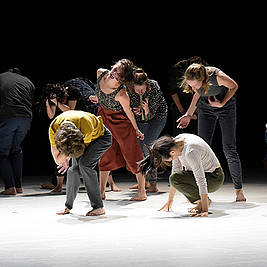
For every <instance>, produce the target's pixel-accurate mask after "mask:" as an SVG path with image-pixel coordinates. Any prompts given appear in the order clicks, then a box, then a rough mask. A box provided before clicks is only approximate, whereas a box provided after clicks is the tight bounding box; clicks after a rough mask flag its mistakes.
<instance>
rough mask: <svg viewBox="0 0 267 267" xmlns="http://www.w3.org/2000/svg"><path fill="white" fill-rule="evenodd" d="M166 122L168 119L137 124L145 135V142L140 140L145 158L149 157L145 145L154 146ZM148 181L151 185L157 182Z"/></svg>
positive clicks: (153, 179)
mask: <svg viewBox="0 0 267 267" xmlns="http://www.w3.org/2000/svg"><path fill="white" fill-rule="evenodd" d="M166 122H167V118H164V119H152V120H150V121H147V122H137V126H138V128H139V130H140V131H141V132H142V133H143V134H144V135H145V138H144V140H140V139H138V140H139V143H140V146H141V149H142V152H143V155H144V157H146V156H147V155H148V151H147V149H146V147H145V145H147V146H150V145H152V144H153V142H154V141H155V140H156V139H157V138H158V137H159V136H160V133H161V132H162V130H163V129H164V127H165V125H166ZM155 177H157V174H155ZM147 180H149V181H150V182H151V183H153V182H154V183H155V182H156V179H155V178H151V177H147Z"/></svg>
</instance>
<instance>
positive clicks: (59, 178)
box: [51, 176, 64, 192]
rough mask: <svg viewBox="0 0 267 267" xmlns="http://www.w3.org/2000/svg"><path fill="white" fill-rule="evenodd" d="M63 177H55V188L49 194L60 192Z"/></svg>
mask: <svg viewBox="0 0 267 267" xmlns="http://www.w3.org/2000/svg"><path fill="white" fill-rule="evenodd" d="M63 180H64V176H57V186H56V187H55V188H54V189H53V190H52V191H51V192H61V190H62V184H63Z"/></svg>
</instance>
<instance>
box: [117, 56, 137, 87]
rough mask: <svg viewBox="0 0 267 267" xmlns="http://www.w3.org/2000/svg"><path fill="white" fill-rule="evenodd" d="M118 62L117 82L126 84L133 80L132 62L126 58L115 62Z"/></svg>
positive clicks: (133, 66)
mask: <svg viewBox="0 0 267 267" xmlns="http://www.w3.org/2000/svg"><path fill="white" fill-rule="evenodd" d="M116 64H120V65H121V66H120V74H119V82H120V83H121V84H125V85H127V84H128V83H130V82H131V81H132V80H133V70H134V69H135V68H136V66H135V65H134V63H133V62H132V61H131V60H129V59H126V58H123V59H120V60H119V61H117V62H116V63H115V65H116Z"/></svg>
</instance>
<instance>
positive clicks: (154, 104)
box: [127, 80, 168, 121]
mask: <svg viewBox="0 0 267 267" xmlns="http://www.w3.org/2000/svg"><path fill="white" fill-rule="evenodd" d="M149 85H150V90H149V91H146V92H145V93H144V94H143V96H142V98H143V100H145V99H146V98H148V107H149V113H148V114H147V117H146V119H145V121H149V120H152V119H165V118H167V115H168V106H167V103H166V100H165V98H164V96H163V93H162V91H161V90H160V87H159V84H158V82H157V81H154V80H149ZM127 91H128V94H129V96H130V105H131V108H136V107H139V106H140V105H141V103H140V95H139V94H137V93H135V92H133V93H130V92H129V90H127ZM134 114H135V113H134ZM135 118H136V121H142V116H141V115H137V114H135Z"/></svg>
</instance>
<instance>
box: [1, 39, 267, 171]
mask: <svg viewBox="0 0 267 267" xmlns="http://www.w3.org/2000/svg"><path fill="white" fill-rule="evenodd" d="M126 48H127V47H124V49H121V50H120V49H117V50H119V51H120V53H116V52H115V50H113V51H112V50H109V49H103V50H102V49H92V47H90V45H89V44H88V47H87V46H86V45H84V46H82V47H81V46H79V45H76V46H73V47H71V46H68V47H67V48H66V46H65V48H64V45H62V46H61V45H60V46H49V48H48V46H45V45H43V46H35V45H34V43H33V44H31V46H30V47H26V48H25V47H21V48H20V49H16V50H15V51H12V49H11V50H10V49H9V50H6V51H3V52H4V53H3V54H5V52H6V54H5V57H4V59H2V61H1V64H0V65H1V72H2V71H5V70H6V68H8V67H10V66H18V67H19V68H20V69H21V71H22V72H23V74H24V75H25V76H27V77H29V78H30V79H31V80H32V82H33V83H34V84H35V86H36V92H37V95H38V94H40V92H41V90H42V88H43V86H44V85H45V84H46V83H48V82H64V81H66V80H68V79H71V78H74V77H78V76H84V77H88V78H89V79H91V80H92V81H94V82H95V81H96V70H97V69H98V68H99V67H104V68H110V66H111V65H112V64H113V63H114V62H116V61H117V60H119V59H121V58H129V59H131V60H132V61H133V62H134V63H135V64H136V65H138V66H140V67H142V68H143V69H144V70H145V71H146V72H147V73H148V75H149V76H150V78H151V79H155V80H157V81H158V82H159V85H160V87H161V89H162V91H163V93H164V95H165V97H166V99H167V102H168V103H169V104H170V103H171V98H170V96H169V95H168V88H167V75H168V70H169V68H170V67H171V66H172V65H173V64H175V63H176V62H178V61H179V60H181V59H186V58H188V57H190V56H201V57H203V58H204V59H206V60H207V61H208V63H209V65H212V66H216V67H218V68H220V69H221V70H223V71H224V72H225V73H226V74H228V75H229V76H230V77H232V78H233V79H234V80H235V81H236V82H237V83H238V85H239V90H238V91H237V118H238V120H237V147H238V151H239V154H240V158H241V162H242V165H243V168H263V159H264V156H265V149H266V144H265V139H264V133H265V123H266V122H267V118H266V98H265V93H264V90H266V89H265V88H263V87H262V83H261V82H260V79H259V77H260V75H259V69H260V68H259V65H260V64H262V63H263V61H264V60H263V55H262V54H261V53H260V52H258V53H251V54H249V53H248V54H246V55H244V54H243V53H242V52H241V51H238V50H235V51H231V53H230V52H229V53H227V52H225V53H216V52H215V53H209V54H204V55H203V54H200V53H199V51H194V50H192V51H190V52H191V53H192V52H194V53H195V54H190V53H187V54H183V53H179V49H175V50H172V51H171V49H168V48H167V49H166V46H165V47H164V49H163V48H162V49H161V47H157V49H154V50H153V49H151V50H149V49H148V50H142V49H141V50H140V49H139V51H138V52H137V51H133V50H130V49H128V50H127V49H126ZM117 50H116V51H117ZM124 50H126V53H124ZM103 51H105V53H103ZM129 51H130V52H129ZM202 52H205V51H202ZM210 52H211V51H210ZM49 123H50V120H49V119H48V117H47V116H46V114H43V115H41V114H39V113H37V112H35V113H34V118H33V122H32V128H31V131H30V132H29V134H28V136H27V137H26V139H25V141H24V146H23V148H24V175H26V176H36V175H50V174H51V173H52V172H53V160H52V157H51V155H50V146H49V140H48V127H49ZM164 133H167V134H171V131H170V121H169V122H168V123H167V126H166V127H165V130H164ZM213 148H214V150H215V152H216V154H217V156H218V157H219V159H220V161H222V162H223V164H224V162H225V159H224V156H223V154H222V146H221V137H220V131H219V128H218V129H216V132H215V136H214V141H213Z"/></svg>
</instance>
